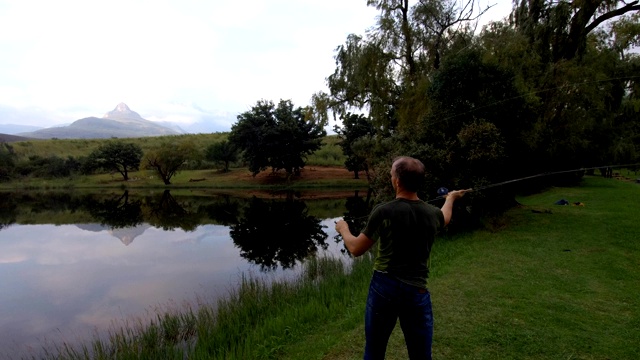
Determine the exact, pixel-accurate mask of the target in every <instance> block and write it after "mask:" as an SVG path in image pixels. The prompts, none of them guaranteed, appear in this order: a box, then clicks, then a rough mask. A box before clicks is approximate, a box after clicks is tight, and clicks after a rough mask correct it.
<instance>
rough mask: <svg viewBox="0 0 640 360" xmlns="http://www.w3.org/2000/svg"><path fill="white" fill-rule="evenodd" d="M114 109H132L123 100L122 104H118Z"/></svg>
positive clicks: (124, 110) (123, 110)
mask: <svg viewBox="0 0 640 360" xmlns="http://www.w3.org/2000/svg"><path fill="white" fill-rule="evenodd" d="M113 111H121V112H126V111H131V109H129V107H128V106H127V104H125V103H123V102H121V103H120V104H118V106H116V108H115V109H113Z"/></svg>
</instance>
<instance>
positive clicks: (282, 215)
mask: <svg viewBox="0 0 640 360" xmlns="http://www.w3.org/2000/svg"><path fill="white" fill-rule="evenodd" d="M322 229H323V226H322V225H321V224H320V219H318V218H316V217H314V216H311V215H309V214H308V209H307V205H306V204H305V203H304V202H303V201H300V200H293V199H291V198H288V199H287V200H285V201H276V200H263V199H259V198H255V197H254V198H253V199H252V200H251V202H250V204H249V207H248V208H247V209H245V211H244V214H243V216H242V217H241V218H240V219H239V220H238V222H237V223H236V224H234V225H231V232H230V235H231V238H232V240H233V242H234V244H235V245H236V246H237V247H238V248H240V256H242V257H243V258H245V259H247V260H249V261H251V262H253V263H255V264H258V265H260V267H261V269H262V270H273V269H276V268H277V267H278V265H280V266H282V268H284V269H288V268H292V267H294V266H295V264H296V261H298V260H302V259H304V258H306V257H307V256H309V255H312V254H315V253H316V251H317V250H318V247H321V248H323V249H326V248H327V247H328V244H327V243H326V242H325V239H326V238H327V233H325V232H324V231H323V230H322Z"/></svg>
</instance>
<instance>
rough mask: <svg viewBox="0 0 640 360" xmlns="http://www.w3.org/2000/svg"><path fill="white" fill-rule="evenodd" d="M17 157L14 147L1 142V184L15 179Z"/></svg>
mask: <svg viewBox="0 0 640 360" xmlns="http://www.w3.org/2000/svg"><path fill="white" fill-rule="evenodd" d="M15 157H16V156H15V152H14V150H13V146H11V145H9V144H7V143H4V142H0V182H2V181H7V180H10V179H11V178H12V177H13V171H14V167H15Z"/></svg>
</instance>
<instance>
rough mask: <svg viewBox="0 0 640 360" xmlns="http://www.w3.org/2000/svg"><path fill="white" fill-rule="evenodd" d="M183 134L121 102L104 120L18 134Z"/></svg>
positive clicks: (84, 136) (66, 136)
mask: <svg viewBox="0 0 640 360" xmlns="http://www.w3.org/2000/svg"><path fill="white" fill-rule="evenodd" d="M178 134H180V132H179V131H176V130H174V129H171V128H168V127H166V126H162V125H160V124H157V123H154V122H153V121H149V120H146V119H143V118H142V117H141V116H140V114H138V113H137V112H135V111H132V110H131V109H129V107H128V106H127V104H125V103H120V104H118V106H116V108H115V109H113V110H112V111H109V112H108V113H106V114H104V116H103V117H102V118H97V117H87V118H84V119H80V120H76V121H74V122H73V123H71V124H70V125H68V126H59V127H51V128H46V129H41V130H36V131H32V132H25V133H20V134H18V135H21V136H26V137H31V138H37V139H51V138H58V139H106V138H132V137H148V136H163V135H178Z"/></svg>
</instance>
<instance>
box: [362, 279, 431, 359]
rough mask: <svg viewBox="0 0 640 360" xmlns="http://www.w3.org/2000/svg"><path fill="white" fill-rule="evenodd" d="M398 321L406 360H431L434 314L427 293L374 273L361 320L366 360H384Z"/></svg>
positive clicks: (424, 290)
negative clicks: (362, 322) (406, 356)
mask: <svg viewBox="0 0 640 360" xmlns="http://www.w3.org/2000/svg"><path fill="white" fill-rule="evenodd" d="M398 318H399V319H400V327H401V329H402V333H403V334H404V339H405V342H406V344H407V351H408V352H409V359H411V360H415V359H431V345H432V343H433V312H432V310H431V295H430V294H429V291H428V290H426V289H421V288H418V287H415V286H411V285H409V284H406V283H403V282H402V281H399V280H396V279H394V278H393V277H391V276H389V275H387V274H384V273H381V272H379V271H374V272H373V276H372V278H371V284H370V285H369V296H368V298H367V310H366V314H365V321H364V323H365V336H366V345H365V350H364V359H365V360H371V359H384V356H385V352H386V351H387V343H388V341H389V336H391V332H392V331H393V328H394V327H395V326H396V321H397V320H398Z"/></svg>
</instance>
